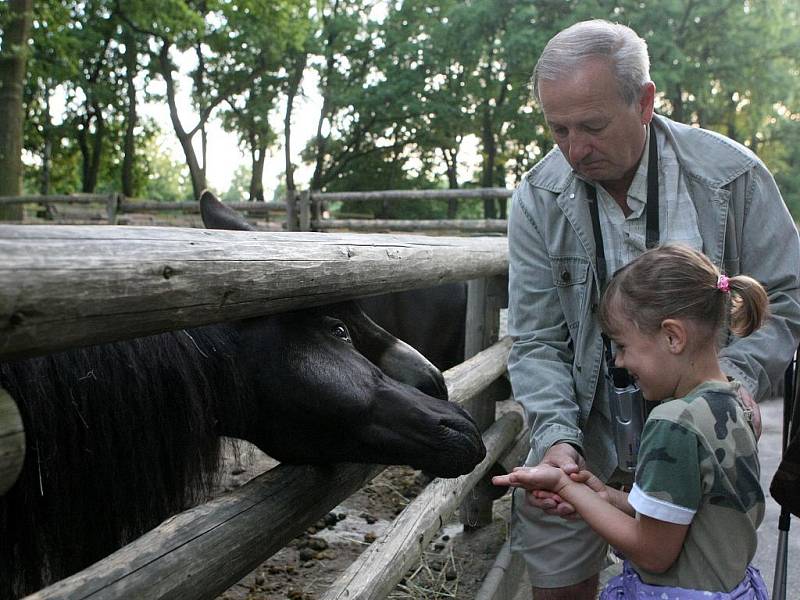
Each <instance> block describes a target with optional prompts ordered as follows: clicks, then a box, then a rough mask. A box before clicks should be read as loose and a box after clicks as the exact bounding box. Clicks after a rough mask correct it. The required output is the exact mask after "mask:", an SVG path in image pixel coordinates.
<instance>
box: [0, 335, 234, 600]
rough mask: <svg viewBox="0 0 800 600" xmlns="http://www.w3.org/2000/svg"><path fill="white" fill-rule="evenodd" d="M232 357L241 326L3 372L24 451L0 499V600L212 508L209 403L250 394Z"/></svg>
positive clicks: (215, 454) (215, 443) (21, 364)
mask: <svg viewBox="0 0 800 600" xmlns="http://www.w3.org/2000/svg"><path fill="white" fill-rule="evenodd" d="M235 348H236V343H235V340H234V326H230V325H218V326H209V327H203V328H197V329H192V330H181V331H176V332H170V333H165V334H161V335H155V336H149V337H144V338H138V339H134V340H130V341H125V342H117V343H112V344H105V345H101V346H91V347H86V348H79V349H75V350H70V351H66V352H60V353H57V354H52V355H48V356H42V357H37V358H32V359H27V360H20V361H13V362H7V363H0V385H2V386H3V387H4V388H5V389H6V390H7V391H8V392H9V393H10V394H11V396H12V397H14V398H15V399H16V400H17V402H18V404H19V408H20V412H21V414H22V419H23V423H24V426H25V434H26V446H27V452H26V456H25V464H24V468H23V472H22V474H21V476H20V479H19V480H18V481H17V483H16V484H15V485H14V486H13V487H12V489H11V490H9V491H8V492H7V493H6V494H5V496H3V497H0V598H5V597H11V596H12V595H13V597H16V596H17V595H18V594H20V593H26V592H30V591H33V590H36V589H39V588H41V587H43V586H44V585H47V584H49V583H51V582H52V581H53V580H56V579H60V578H63V577H64V576H66V575H68V574H71V573H73V572H75V571H77V570H80V569H81V568H84V567H86V566H87V565H89V564H91V563H92V562H94V561H96V560H99V559H100V558H102V557H104V556H106V555H108V554H110V553H111V552H113V551H114V550H116V549H117V548H119V547H120V546H122V545H124V544H126V543H128V542H129V541H131V540H132V539H134V538H136V537H138V536H139V535H141V534H142V533H143V532H145V531H147V530H149V529H152V528H153V527H155V526H156V525H158V524H159V523H160V522H161V521H162V520H163V519H164V518H166V517H167V516H170V515H172V514H175V513H177V512H180V511H181V510H184V509H185V508H187V507H189V506H191V505H194V504H197V503H198V502H201V501H204V500H206V499H207V498H208V496H209V494H210V492H211V489H212V487H213V485H214V484H215V482H216V477H215V475H216V473H217V471H218V467H219V463H220V439H219V437H218V435H219V434H218V432H217V427H216V425H217V417H216V415H215V408H216V407H215V404H214V403H215V402H216V399H217V397H220V396H222V395H223V394H224V395H225V397H226V401H227V400H228V399H230V400H231V402H232V403H233V404H234V405H235V403H236V399H235V397H236V396H239V397H240V398H241V397H242V396H243V395H245V394H246V393H247V392H246V388H245V383H244V381H245V380H244V378H242V377H241V376H240V375H239V373H238V370H237V367H236V364H235V361H234V357H235ZM223 390H224V391H223Z"/></svg>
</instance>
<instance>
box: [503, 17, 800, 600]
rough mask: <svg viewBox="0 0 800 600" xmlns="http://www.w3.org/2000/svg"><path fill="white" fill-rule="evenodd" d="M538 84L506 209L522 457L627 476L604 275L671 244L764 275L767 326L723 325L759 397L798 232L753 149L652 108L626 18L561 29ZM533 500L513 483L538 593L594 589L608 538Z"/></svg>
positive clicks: (784, 309) (642, 57) (792, 324)
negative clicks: (545, 135) (532, 126)
mask: <svg viewBox="0 0 800 600" xmlns="http://www.w3.org/2000/svg"><path fill="white" fill-rule="evenodd" d="M533 84H534V97H535V99H536V100H537V102H538V103H539V106H540V107H541V110H542V112H543V114H544V117H545V118H546V120H547V123H548V126H549V128H550V130H551V132H552V135H553V138H554V140H555V143H556V145H557V148H554V149H553V151H552V152H550V153H549V154H548V155H547V156H545V157H544V158H543V159H542V160H541V161H540V162H539V163H538V164H537V165H536V166H535V167H534V168H533V169H532V170H531V171H530V172H529V173H527V175H526V176H525V177H524V179H523V181H522V183H521V184H520V186H519V188H518V189H517V191H516V193H515V194H514V198H513V201H512V208H511V214H510V218H509V232H508V233H509V247H510V256H511V259H510V260H511V267H510V283H509V290H510V303H509V331H510V333H511V335H512V337H513V340H514V345H513V348H512V351H511V355H510V357H509V365H508V366H509V372H510V374H511V381H512V385H513V388H514V394H515V397H516V399H517V401H519V402H520V403H521V404H522V405H523V406H524V408H525V411H526V414H527V418H528V422H529V424H530V426H531V452H530V454H529V456H528V460H527V464H528V465H536V464H539V463H541V462H545V463H549V464H553V465H555V466H558V467H560V468H562V469H564V470H565V471H567V472H573V471H576V470H577V469H578V468H579V467H583V466H586V467H587V468H589V469H590V470H591V471H592V472H594V473H595V474H597V475H598V476H599V477H601V478H603V479H604V480H606V481H616V482H619V483H621V484H629V483H630V481H631V475H630V473H627V472H623V471H622V470H620V468H619V463H618V456H617V453H616V451H615V448H614V442H613V431H612V420H611V413H610V405H609V398H608V394H607V391H606V386H605V384H604V377H605V368H606V367H605V361H604V360H603V357H604V343H603V341H602V338H601V332H600V328H599V325H598V322H597V318H596V314H595V312H596V308H597V305H598V302H599V299H600V294H601V292H602V288H603V285H604V282H606V281H607V280H608V278H610V276H611V275H612V274H613V273H614V271H615V270H616V269H618V268H619V267H621V266H623V265H624V264H626V263H627V262H629V261H630V260H632V259H633V258H634V257H636V256H638V255H639V254H641V253H642V252H643V251H644V250H645V249H646V248H647V247H650V246H653V245H656V244H658V243H665V242H680V243H682V244H686V245H689V246H691V247H693V248H695V249H697V250H700V251H702V252H704V253H705V254H706V255H707V256H708V257H709V258H710V259H711V260H712V261H713V262H714V263H715V264H716V265H717V266H719V267H720V268H721V269H723V271H724V272H726V273H727V274H729V275H732V274H736V273H747V274H749V275H751V276H753V277H754V278H756V279H758V280H759V281H760V282H762V283H763V284H764V285H765V287H766V288H767V290H768V293H769V298H770V309H771V312H772V316H771V318H770V320H769V322H768V323H767V324H766V326H765V327H764V328H763V329H762V330H760V331H759V332H758V333H756V334H754V335H752V336H750V337H748V338H746V339H741V340H739V339H736V338H734V337H733V336H731V335H730V334H729V335H728V336H727V338H726V339H725V340H722V348H721V351H720V357H721V362H722V364H723V366H724V369H725V371H726V374H727V375H729V376H730V377H733V378H735V379H737V380H738V381H740V382H742V384H743V388H744V389H745V390H746V392H745V394H744V395H745V396H746V397H745V398H743V400H744V401H745V402H746V403H749V404H751V405H752V406H755V404H754V402H753V398H755V399H756V400H760V399H763V398H765V397H766V396H767V395H768V394H769V392H770V391H771V390H772V388H773V385H774V384H775V382H777V381H778V380H779V378H780V377H781V376H782V374H783V372H784V370H785V368H786V366H787V364H788V361H789V360H790V357H791V356H792V353H793V351H794V349H795V348H796V347H797V342H798V338H799V337H800V294H799V293H798V279H800V275H799V274H798V273H799V271H800V243H799V242H798V234H797V229H796V227H795V225H794V223H793V222H792V219H791V217H790V215H789V213H788V211H787V210H786V206H785V205H784V203H783V200H782V198H781V195H780V192H779V191H778V189H777V187H776V185H775V182H774V180H773V178H772V176H771V175H770V173H769V171H767V169H766V167H765V166H764V164H763V163H762V162H761V161H760V160H759V159H758V158H757V157H756V156H755V155H753V153H752V152H750V151H749V150H747V149H746V148H744V147H743V146H741V145H740V144H737V143H736V142H734V141H732V140H730V139H727V138H725V137H723V136H721V135H718V134H716V133H713V132H710V131H706V130H703V129H699V128H693V127H688V126H685V125H681V124H678V123H675V122H674V121H671V120H669V119H666V118H663V117H660V116H657V115H654V114H653V102H654V97H655V85H654V84H653V82H652V81H650V74H649V57H648V54H647V46H646V43H645V41H644V40H643V39H641V38H640V37H639V36H638V35H636V33H635V32H634V31H632V30H631V29H630V28H628V27H625V26H622V25H616V24H612V23H609V22H606V21H587V22H582V23H578V24H576V25H573V26H571V27H569V28H567V29H565V30H564V31H562V32H560V33H559V34H557V35H556V36H555V37H553V39H551V40H550V42H549V43H548V44H547V46H546V48H545V50H544V52H543V53H542V55H541V57H540V58H539V61H538V63H537V65H536V69H535V70H534V73H533ZM593 205H594V206H593ZM590 209H591V210H590ZM755 409H756V410H755V411H754V412H755V415H756V417H757V415H758V411H757V406H755ZM755 421H757V419H755ZM755 425H756V428H757V427H758V423H755ZM542 496H543V497H541V498H539V499H538V500H534V502H535V503H536V504H537V505H536V506H533V505H531V504H526V501H525V498H524V497H523V494H522V493H521V492H520V491H519V490H517V491H516V492H515V502H514V515H513V518H512V530H511V539H512V546H513V548H514V550H515V551H517V552H521V553H522V554H523V555H524V557H525V560H526V563H527V566H528V572H529V575H530V578H531V583H532V585H533V593H534V597H535V598H536V599H537V600H540V599H542V598H546V599H550V598H564V599H567V598H568V599H570V600H575V599H581V598H594V597H595V595H596V593H597V583H598V573H599V572H600V571H601V570H602V569H603V568H604V567H605V566H606V565H607V564H608V562H607V550H608V549H607V547H606V545H605V543H604V542H603V541H602V540H601V539H600V538H599V537H598V536H596V535H595V534H594V533H593V532H592V531H591V529H589V527H588V526H586V524H585V523H583V522H582V521H581V520H580V519H578V518H575V515H574V514H573V511H572V507H571V506H570V505H569V504H567V503H564V502H562V501H561V500H560V499H559V498H558V497H555V498H553V497H549V496H548V495H546V494H543V495H542Z"/></svg>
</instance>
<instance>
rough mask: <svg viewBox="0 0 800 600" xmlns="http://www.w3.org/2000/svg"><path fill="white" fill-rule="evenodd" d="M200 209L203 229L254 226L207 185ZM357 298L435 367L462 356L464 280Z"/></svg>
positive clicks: (459, 360) (447, 366)
mask: <svg viewBox="0 0 800 600" xmlns="http://www.w3.org/2000/svg"><path fill="white" fill-rule="evenodd" d="M200 214H201V216H202V219H203V224H204V225H205V226H206V227H207V228H208V229H232V230H236V231H256V227H254V226H253V225H251V224H250V223H249V222H248V221H247V219H245V218H244V217H243V216H242V215H241V214H239V213H238V212H236V211H235V210H233V209H232V208H230V207H228V206H225V205H224V204H223V203H222V202H220V201H219V200H218V199H217V198H216V196H214V194H212V193H211V192H208V191H206V192H203V194H202V195H201V197H200ZM358 303H359V305H360V306H361V308H362V309H363V310H364V312H365V313H367V314H368V315H369V316H370V318H372V319H373V320H374V321H375V322H376V323H378V325H380V326H381V327H382V328H384V329H385V330H386V331H388V332H389V333H391V334H392V335H394V336H395V337H397V338H399V339H401V340H403V341H404V342H406V343H408V344H410V345H411V346H412V347H413V348H415V349H416V350H418V351H419V352H420V353H421V354H422V355H423V356H424V357H425V358H427V359H428V360H429V361H431V362H432V363H433V364H434V365H435V366H436V368H438V369H441V370H442V371H446V370H447V369H450V368H452V367H454V366H456V365H458V364H460V363H462V362H464V330H465V321H466V316H467V284H466V282H463V281H458V282H454V283H444V284H440V285H436V286H433V287H430V288H423V289H415V290H406V291H402V292H393V293H391V294H381V295H378V296H371V297H368V298H362V299H360V300H359V301H358Z"/></svg>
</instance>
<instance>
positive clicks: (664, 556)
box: [557, 476, 689, 573]
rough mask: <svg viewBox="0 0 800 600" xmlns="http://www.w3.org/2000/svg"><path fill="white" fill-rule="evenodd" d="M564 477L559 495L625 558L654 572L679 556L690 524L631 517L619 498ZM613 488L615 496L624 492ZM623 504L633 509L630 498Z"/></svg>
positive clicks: (662, 569) (664, 567)
mask: <svg viewBox="0 0 800 600" xmlns="http://www.w3.org/2000/svg"><path fill="white" fill-rule="evenodd" d="M563 480H564V484H563V486H562V487H561V488H560V489H559V490H558V492H557V493H558V495H559V496H561V497H562V498H563V499H564V500H566V501H567V502H569V503H570V504H572V505H573V506H574V507H575V510H577V511H578V512H579V513H580V515H581V517H583V520H584V521H586V522H587V523H588V524H589V526H590V527H591V528H592V529H594V530H595V532H597V534H598V535H600V537H602V538H603V539H605V540H606V541H607V542H608V543H609V544H611V545H612V546H613V547H614V548H616V549H617V550H619V551H620V552H622V553H623V554H624V555H625V557H626V558H628V559H630V560H632V561H633V562H634V563H636V564H637V565H638V566H640V567H641V568H643V569H645V570H646V571H651V572H653V573H663V572H664V571H666V570H667V569H669V568H670V567H671V566H672V564H673V563H674V562H675V560H676V559H677V558H678V555H679V554H680V551H681V548H682V547H683V541H684V539H686V532H687V531H688V530H689V526H688V525H676V524H675V523H667V522H666V521H659V520H657V519H653V518H651V517H646V516H644V515H638V516H635V517H634V516H631V515H630V514H626V512H623V511H622V510H620V508H618V507H617V505H616V504H617V502H616V500H611V501H610V502H606V501H604V500H603V499H602V498H600V497H599V496H598V495H597V493H596V492H595V491H594V490H592V489H591V488H590V487H589V486H588V485H586V484H583V483H578V482H575V481H571V480H570V479H569V478H568V477H566V476H565V477H564V478H563ZM613 491H614V492H616V494H615V496H616V495H617V494H624V492H619V491H618V490H613ZM624 495H625V496H627V494H624ZM624 504H625V505H627V506H628V508H629V509H630V505H629V504H628V503H627V498H625V500H624ZM631 510H632V509H631Z"/></svg>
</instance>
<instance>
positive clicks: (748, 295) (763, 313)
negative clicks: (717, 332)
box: [728, 275, 769, 337]
mask: <svg viewBox="0 0 800 600" xmlns="http://www.w3.org/2000/svg"><path fill="white" fill-rule="evenodd" d="M728 282H729V286H730V293H731V298H730V300H731V303H730V329H731V331H732V332H733V333H734V334H736V335H738V336H739V337H745V336H747V335H750V334H751V333H753V332H754V331H755V330H756V329H758V328H759V327H761V325H763V324H764V321H765V320H766V319H767V317H768V316H769V298H767V292H766V291H765V290H764V287H763V286H762V285H761V284H760V283H759V282H758V281H756V280H755V279H753V278H752V277H748V276H747V275H736V276H735V277H731V278H730V279H728Z"/></svg>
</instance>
